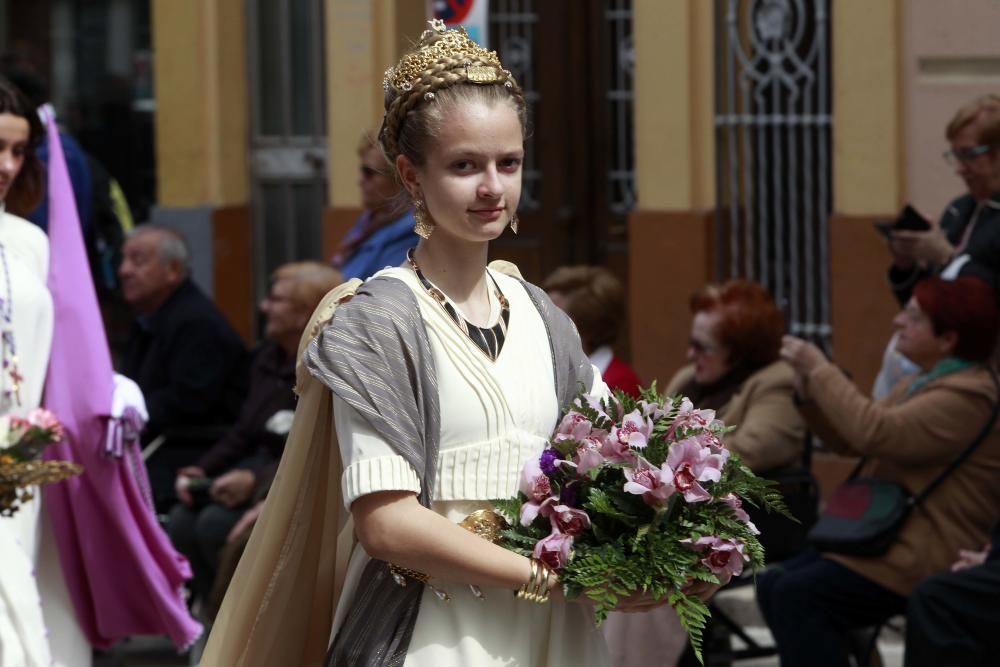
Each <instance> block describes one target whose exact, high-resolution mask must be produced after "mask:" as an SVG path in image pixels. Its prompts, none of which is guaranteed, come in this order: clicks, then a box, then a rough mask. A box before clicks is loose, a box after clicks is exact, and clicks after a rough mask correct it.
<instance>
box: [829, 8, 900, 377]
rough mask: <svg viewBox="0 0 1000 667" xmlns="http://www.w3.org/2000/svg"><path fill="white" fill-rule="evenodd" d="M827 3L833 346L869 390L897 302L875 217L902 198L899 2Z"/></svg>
mask: <svg viewBox="0 0 1000 667" xmlns="http://www.w3.org/2000/svg"><path fill="white" fill-rule="evenodd" d="M833 4H834V6H833V8H832V15H831V18H832V25H831V36H832V40H833V42H832V51H833V195H834V200H833V215H832V217H831V219H830V278H831V299H832V303H831V324H832V326H833V352H834V358H835V361H836V362H837V363H838V364H839V365H840V366H842V367H843V368H845V369H846V370H847V371H848V372H850V373H851V374H852V375H853V377H854V379H855V381H856V382H857V383H858V386H859V387H860V388H861V389H862V390H863V391H868V390H870V388H871V384H872V382H873V380H874V378H875V375H876V373H877V372H878V368H879V366H880V363H881V355H882V352H883V350H884V348H885V344H886V342H887V341H888V339H889V336H890V333H891V326H890V321H891V319H892V316H893V314H894V313H895V312H896V310H897V306H896V303H895V300H894V298H893V297H892V294H891V292H890V290H889V287H888V285H887V284H886V277H885V274H886V269H887V268H888V265H889V254H888V251H887V249H886V246H885V241H884V240H883V239H882V237H881V236H879V235H878V234H877V233H876V232H875V230H874V229H873V228H872V222H874V221H876V220H880V219H886V218H891V217H893V216H895V214H896V212H897V211H898V210H899V208H900V206H901V204H902V199H903V197H902V186H903V182H904V165H903V162H902V155H903V151H902V145H901V136H902V128H903V122H902V114H903V110H902V108H901V101H900V100H901V76H900V72H901V68H900V57H901V42H900V25H901V20H900V19H901V13H900V12H901V9H900V3H899V1H898V0H886V1H885V2H868V1H867V0H838V1H837V2H836V3H833Z"/></svg>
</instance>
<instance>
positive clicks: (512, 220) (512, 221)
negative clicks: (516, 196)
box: [510, 213, 518, 236]
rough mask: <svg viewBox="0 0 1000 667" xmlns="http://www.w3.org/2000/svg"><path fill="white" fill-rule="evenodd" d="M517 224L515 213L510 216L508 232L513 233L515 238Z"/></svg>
mask: <svg viewBox="0 0 1000 667" xmlns="http://www.w3.org/2000/svg"><path fill="white" fill-rule="evenodd" d="M517 222H518V221H517V213H515V214H514V215H512V216H510V231H512V232H514V235H515V236H516V235H517Z"/></svg>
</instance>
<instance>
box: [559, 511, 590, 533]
mask: <svg viewBox="0 0 1000 667" xmlns="http://www.w3.org/2000/svg"><path fill="white" fill-rule="evenodd" d="M549 521H551V522H552V530H553V531H558V532H560V533H563V534H565V535H579V534H580V533H582V532H583V531H584V530H586V529H587V528H590V517H589V516H587V513H586V512H584V511H583V510H578V509H573V508H572V507H568V506H566V505H555V506H554V507H553V508H552V514H550V515H549Z"/></svg>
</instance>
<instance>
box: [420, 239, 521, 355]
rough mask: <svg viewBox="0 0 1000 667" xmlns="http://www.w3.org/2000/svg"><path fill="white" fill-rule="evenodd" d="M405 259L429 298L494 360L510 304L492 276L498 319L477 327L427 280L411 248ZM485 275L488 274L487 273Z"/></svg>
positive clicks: (508, 319) (504, 338) (505, 332)
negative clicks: (498, 305)
mask: <svg viewBox="0 0 1000 667" xmlns="http://www.w3.org/2000/svg"><path fill="white" fill-rule="evenodd" d="M406 260H407V261H408V262H409V263H410V268H412V269H413V272H414V273H416V274H417V280H419V281H420V284H421V285H422V286H423V288H424V289H425V290H426V291H427V293H428V294H430V296H431V298H433V299H434V300H435V301H437V302H438V304H440V305H441V307H442V308H444V310H445V312H446V313H448V316H449V317H450V318H451V320H452V322H454V323H455V325H456V326H458V328H459V330H460V331H461V332H462V333H463V334H465V335H466V336H467V337H468V338H469V340H471V341H472V342H473V343H475V344H476V347H478V348H479V349H480V350H481V351H482V352H483V354H485V355H486V356H487V357H489V358H490V361H496V360H497V357H499V356H500V350H502V349H503V344H504V341H505V340H507V325H508V324H509V323H510V304H509V303H508V302H507V297H505V296H504V295H503V292H501V291H500V286H499V285H497V281H496V280H495V279H494V278H493V276H490V280H491V281H492V282H493V293H494V294H496V297H497V300H498V301H499V302H500V319H499V320H497V323H496V324H494V325H493V326H492V327H477V326H476V325H475V324H472V323H471V322H469V321H468V320H467V319H465V318H464V317H462V316H461V315H459V314H458V310H457V309H456V308H455V306H453V305H452V304H451V302H450V301H448V297H446V296H445V295H444V292H442V291H441V290H440V289H438V288H437V287H435V286H434V285H433V284H432V283H431V281H429V280H427V278H426V277H425V276H424V274H423V271H421V270H420V267H419V266H418V265H417V261H416V260H415V259H413V248H410V249H409V250H407V251H406ZM487 275H489V274H488V273H487Z"/></svg>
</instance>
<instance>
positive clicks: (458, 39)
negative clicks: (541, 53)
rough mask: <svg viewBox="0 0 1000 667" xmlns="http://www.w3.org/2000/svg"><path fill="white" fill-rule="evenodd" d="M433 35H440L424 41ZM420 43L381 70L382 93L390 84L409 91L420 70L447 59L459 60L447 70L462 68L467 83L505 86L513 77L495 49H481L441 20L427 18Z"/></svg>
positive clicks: (463, 29)
mask: <svg viewBox="0 0 1000 667" xmlns="http://www.w3.org/2000/svg"><path fill="white" fill-rule="evenodd" d="M435 34H438V35H440V36H439V37H438V38H437V39H436V40H435V41H434V42H433V43H430V44H428V43H427V42H428V41H429V40H430V39H431V38H432V37H434V36H435ZM420 42H421V45H420V47H419V48H418V49H416V50H414V51H412V52H410V53H408V54H406V55H405V56H403V58H402V59H401V60H400V61H399V63H397V64H396V66H395V67H390V68H389V69H387V70H386V71H385V77H384V78H383V79H382V87H383V88H384V89H385V91H386V92H388V91H389V88H390V87H391V88H393V89H395V90H396V92H398V93H407V92H409V91H411V90H413V88H414V86H415V84H416V82H417V81H419V79H420V77H422V76H423V75H424V72H426V71H427V70H429V69H431V68H432V67H434V65H435V64H437V63H439V62H442V61H448V60H451V61H458V62H459V63H461V64H460V65H459V66H457V67H452V68H451V69H452V70H453V71H455V70H458V71H461V70H462V69H464V70H465V78H466V79H467V80H468V81H469V82H470V83H479V84H491V83H495V82H497V81H500V80H504V81H507V82H508V83H507V85H512V84H510V83H509V81H510V79H512V78H513V77H512V75H511V73H510V72H508V71H507V70H505V69H504V68H503V66H502V65H501V64H500V58H499V57H498V56H497V52H496V51H490V50H488V49H484V48H483V47H482V46H480V45H479V44H477V43H476V42H475V41H473V40H472V38H470V37H469V35H468V33H466V32H465V28H458V29H457V30H448V29H447V28H446V27H445V24H444V21H442V20H441V19H433V20H432V21H430V28H429V29H428V30H425V31H424V32H423V34H421V35H420Z"/></svg>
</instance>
